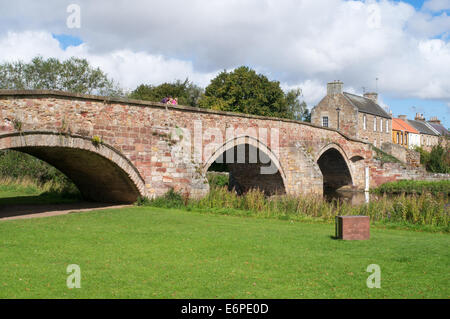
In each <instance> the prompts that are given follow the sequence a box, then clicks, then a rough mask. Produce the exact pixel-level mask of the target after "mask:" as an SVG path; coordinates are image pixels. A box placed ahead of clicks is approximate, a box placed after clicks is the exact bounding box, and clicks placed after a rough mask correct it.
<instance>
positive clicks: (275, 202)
mask: <svg viewBox="0 0 450 319" xmlns="http://www.w3.org/2000/svg"><path fill="white" fill-rule="evenodd" d="M174 194H176V193H175V192H174V191H173V190H171V191H169V192H168V193H167V194H166V195H164V196H162V197H159V198H156V199H152V200H145V201H143V200H141V201H140V202H139V203H138V204H140V205H148V206H155V207H164V208H167V207H172V208H185V209H187V210H196V211H205V212H210V213H217V214H224V215H239V216H255V217H263V218H277V219H284V220H294V221H304V220H315V221H322V222H333V221H334V218H335V216H338V215H365V216H369V217H370V219H371V221H372V222H381V223H385V224H387V223H395V224H406V225H415V226H427V227H426V228H427V229H428V230H430V229H431V230H435V231H443V232H450V229H449V207H448V204H447V202H448V197H447V196H446V195H443V194H440V195H432V194H430V193H422V194H420V195H414V194H413V195H408V196H406V195H405V194H403V195H400V196H397V197H394V198H388V197H387V196H383V197H381V198H380V199H379V200H377V201H372V202H370V203H368V204H363V205H358V206H352V205H351V204H349V203H346V202H341V201H339V200H334V201H332V202H328V201H326V200H324V199H323V197H321V196H312V195H311V196H289V195H282V196H274V197H269V198H268V197H265V196H264V193H263V192H261V191H259V190H255V189H254V190H250V191H249V192H248V193H246V194H245V195H242V196H238V195H236V194H235V193H233V192H229V191H228V190H227V189H226V188H225V187H223V188H220V187H217V188H212V189H211V191H210V192H209V194H208V195H207V196H205V197H204V198H201V199H189V200H186V199H184V198H183V197H182V196H181V195H178V196H175V195H174ZM416 228H417V227H416Z"/></svg>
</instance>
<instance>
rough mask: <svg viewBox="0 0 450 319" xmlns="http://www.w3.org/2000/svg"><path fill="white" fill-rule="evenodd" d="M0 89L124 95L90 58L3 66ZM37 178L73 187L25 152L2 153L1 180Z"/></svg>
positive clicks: (35, 179)
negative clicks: (3, 178) (94, 65)
mask: <svg viewBox="0 0 450 319" xmlns="http://www.w3.org/2000/svg"><path fill="white" fill-rule="evenodd" d="M0 89H15V90H30V89H41V90H60V91H66V92H72V93H81V94H97V95H103V96H123V92H122V89H121V88H120V87H119V86H118V84H117V83H115V82H114V81H113V80H111V79H109V78H108V76H107V75H106V74H105V73H104V72H103V71H102V70H100V69H99V68H93V67H92V66H91V65H90V64H89V62H88V61H87V60H86V59H79V58H75V57H72V58H70V59H68V60H65V61H59V60H58V59H55V58H49V59H47V60H44V59H43V58H42V57H35V58H34V59H33V60H31V62H30V63H24V62H22V61H17V62H12V63H10V62H6V63H2V64H0ZM2 177H9V178H13V179H18V180H21V179H22V178H24V177H28V178H31V179H33V180H34V181H36V182H37V183H39V184H43V183H45V182H48V181H49V180H53V181H57V182H59V183H62V184H65V185H64V186H65V187H69V188H70V187H72V186H73V185H72V184H71V182H70V181H69V180H68V178H67V177H66V176H65V175H63V174H62V173H61V172H59V171H58V170H57V169H56V168H54V167H52V166H50V165H48V164H47V163H45V162H43V161H41V160H39V159H37V158H35V157H33V156H31V155H28V154H24V153H19V152H16V151H12V150H8V151H1V152H0V178H2Z"/></svg>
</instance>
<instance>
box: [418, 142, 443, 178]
mask: <svg viewBox="0 0 450 319" xmlns="http://www.w3.org/2000/svg"><path fill="white" fill-rule="evenodd" d="M416 151H418V152H419V153H420V163H421V164H422V165H424V166H425V168H426V170H427V171H429V172H432V173H444V174H445V173H447V174H448V173H450V163H449V158H450V148H449V147H448V146H447V147H446V148H445V149H444V147H442V145H440V144H439V145H435V146H433V148H432V149H431V152H427V151H425V150H424V149H423V148H421V147H418V148H416Z"/></svg>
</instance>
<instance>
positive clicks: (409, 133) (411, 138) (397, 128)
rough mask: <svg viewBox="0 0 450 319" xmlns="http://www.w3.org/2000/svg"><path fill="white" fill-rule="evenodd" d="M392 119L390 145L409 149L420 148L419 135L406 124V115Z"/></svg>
mask: <svg viewBox="0 0 450 319" xmlns="http://www.w3.org/2000/svg"><path fill="white" fill-rule="evenodd" d="M398 117H399V118H393V119H392V143H394V144H398V145H402V146H404V147H406V148H409V149H414V148H415V147H418V146H420V133H419V131H417V130H416V129H415V128H414V127H412V126H411V125H409V124H408V123H406V120H407V119H406V115H399V116H398Z"/></svg>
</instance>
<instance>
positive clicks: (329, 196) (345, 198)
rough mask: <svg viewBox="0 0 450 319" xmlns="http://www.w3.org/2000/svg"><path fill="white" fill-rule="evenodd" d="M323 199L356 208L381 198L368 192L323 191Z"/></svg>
mask: <svg viewBox="0 0 450 319" xmlns="http://www.w3.org/2000/svg"><path fill="white" fill-rule="evenodd" d="M324 197H325V199H326V200H327V201H328V202H332V201H334V200H339V201H340V202H346V203H349V204H351V205H353V206H357V205H362V204H365V203H369V202H370V201H373V200H378V199H379V198H381V197H382V196H380V195H377V194H372V193H369V192H353V191H345V190H337V191H325V192H324Z"/></svg>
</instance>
